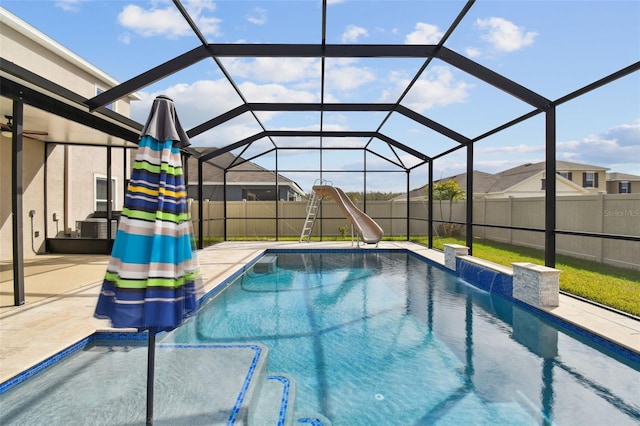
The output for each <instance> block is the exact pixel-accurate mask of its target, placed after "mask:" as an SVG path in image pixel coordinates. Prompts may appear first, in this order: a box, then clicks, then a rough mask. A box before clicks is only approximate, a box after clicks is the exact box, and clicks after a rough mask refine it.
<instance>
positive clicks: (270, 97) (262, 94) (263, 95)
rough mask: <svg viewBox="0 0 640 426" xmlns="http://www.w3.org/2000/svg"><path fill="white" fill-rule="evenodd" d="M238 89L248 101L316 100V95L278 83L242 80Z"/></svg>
mask: <svg viewBox="0 0 640 426" xmlns="http://www.w3.org/2000/svg"><path fill="white" fill-rule="evenodd" d="M239 88H240V91H241V92H242V93H243V94H244V96H245V97H246V98H247V99H248V100H249V101H250V102H300V103H304V102H318V100H319V99H318V96H317V95H316V94H314V93H310V92H307V91H302V90H291V89H289V88H287V87H285V86H282V85H280V84H255V83H252V82H248V81H247V82H244V83H242V84H240V85H239Z"/></svg>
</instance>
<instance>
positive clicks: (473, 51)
mask: <svg viewBox="0 0 640 426" xmlns="http://www.w3.org/2000/svg"><path fill="white" fill-rule="evenodd" d="M465 52H466V53H467V56H468V57H470V58H477V57H478V56H480V55H481V54H482V52H481V51H480V49H478V48H476V47H467V48H466V49H465Z"/></svg>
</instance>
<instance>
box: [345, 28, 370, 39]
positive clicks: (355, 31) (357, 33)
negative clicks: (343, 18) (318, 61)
mask: <svg viewBox="0 0 640 426" xmlns="http://www.w3.org/2000/svg"><path fill="white" fill-rule="evenodd" d="M368 35H369V32H368V31H367V30H366V29H365V28H362V27H358V26H356V25H349V26H348V27H347V29H346V30H345V32H344V33H342V37H341V39H342V42H343V43H354V42H356V41H358V39H359V38H360V37H362V36H365V37H366V36H368Z"/></svg>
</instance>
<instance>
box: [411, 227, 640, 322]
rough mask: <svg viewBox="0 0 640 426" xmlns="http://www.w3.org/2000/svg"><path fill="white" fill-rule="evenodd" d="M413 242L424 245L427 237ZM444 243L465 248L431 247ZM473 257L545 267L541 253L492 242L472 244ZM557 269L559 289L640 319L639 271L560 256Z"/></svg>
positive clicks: (451, 241) (435, 242)
mask: <svg viewBox="0 0 640 426" xmlns="http://www.w3.org/2000/svg"><path fill="white" fill-rule="evenodd" d="M414 241H415V242H418V243H421V244H426V238H425V239H417V240H414ZM444 244H461V245H465V241H464V240H460V239H455V238H445V239H436V238H434V240H433V245H434V248H437V249H440V250H443V249H444ZM473 256H474V257H478V258H480V259H484V260H488V261H490V262H493V263H497V264H499V265H504V266H508V267H511V263H513V262H531V263H536V264H539V265H544V252H543V251H541V250H535V249H531V248H527V247H520V246H515V245H509V244H502V243H497V242H493V241H474V243H473ZM556 269H560V270H561V271H562V272H561V273H560V289H561V290H563V291H566V292H567V293H571V294H574V295H576V296H580V297H583V298H585V299H589V300H592V301H594V302H597V303H600V304H603V305H606V306H610V307H612V308H614V309H618V310H620V311H624V312H628V313H630V314H633V315H636V316H640V272H638V271H636V270H632V269H624V268H616V267H614V266H609V265H605V264H601V263H596V262H591V261H588V260H583V259H577V258H573V257H568V256H560V255H559V256H556Z"/></svg>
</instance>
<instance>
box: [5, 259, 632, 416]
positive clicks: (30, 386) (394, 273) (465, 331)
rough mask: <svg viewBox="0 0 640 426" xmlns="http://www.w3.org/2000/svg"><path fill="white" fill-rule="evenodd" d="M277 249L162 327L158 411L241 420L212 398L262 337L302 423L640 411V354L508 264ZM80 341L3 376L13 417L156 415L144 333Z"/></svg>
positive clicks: (251, 356)
mask: <svg viewBox="0 0 640 426" xmlns="http://www.w3.org/2000/svg"><path fill="white" fill-rule="evenodd" d="M268 256H272V257H269V258H266V259H268V260H269V261H267V262H264V261H259V262H257V263H255V264H253V266H252V267H249V268H248V270H247V271H246V273H244V274H242V275H239V276H238V277H237V278H234V280H233V281H232V282H231V283H229V285H228V286H227V287H226V288H225V289H224V290H222V291H218V292H216V293H215V294H214V295H212V296H211V297H209V298H208V299H206V300H205V302H204V303H203V306H202V307H201V309H200V310H199V311H198V314H197V315H196V316H194V317H192V318H191V319H189V320H188V321H187V322H186V323H185V324H184V325H183V326H182V327H180V328H179V329H177V330H175V331H173V332H171V333H168V334H166V335H164V336H162V337H161V338H160V342H159V344H158V348H159V349H158V351H157V365H158V369H157V374H156V404H155V406H156V409H155V415H156V416H155V417H156V420H157V421H156V424H166V425H177V424H188V425H196V424H211V423H212V422H215V424H235V423H234V421H233V420H234V418H233V410H232V411H231V413H232V414H231V415H230V414H229V413H230V411H229V410H222V411H220V410H215V409H214V408H213V407H212V404H211V401H217V402H221V403H223V404H222V406H226V407H239V404H241V403H242V401H241V400H242V398H244V397H245V396H246V393H245V390H246V389H248V384H249V383H251V382H252V380H253V381H254V382H255V381H256V380H257V377H255V374H254V372H255V371H258V369H257V368H255V366H256V362H258V361H257V360H258V359H263V358H262V357H260V353H261V352H262V353H265V354H266V353H267V352H268V357H266V359H267V362H268V370H269V373H268V377H267V379H268V380H271V381H272V382H278V381H283V380H284V381H285V382H286V381H287V380H289V379H291V380H292V383H295V392H292V393H291V394H290V395H288V394H287V393H286V392H285V393H283V395H282V404H283V405H282V406H285V405H287V404H293V406H294V407H295V413H294V416H293V417H294V420H293V424H299V425H305V424H306V425H309V424H312V425H316V426H320V425H321V424H323V423H322V422H323V421H324V419H328V420H329V421H330V422H332V424H333V425H349V426H352V425H432V424H438V425H460V424H472V425H551V424H557V425H616V426H618V425H639V424H640V392H638V389H639V388H640V364H639V363H637V362H636V359H637V357H636V358H634V357H624V356H621V355H620V354H621V353H622V355H624V351H622V352H620V351H616V348H615V347H613V345H609V346H606V345H605V346H604V348H603V346H602V345H601V343H602V341H601V340H597V339H595V338H593V337H589V336H588V334H587V333H580V332H577V330H576V329H575V328H572V327H565V326H562V325H560V329H559V328H557V327H556V326H557V325H558V324H559V321H557V320H553V319H551V318H550V317H548V316H545V317H542V316H539V314H537V313H535V312H534V310H533V309H531V308H525V307H523V306H521V305H519V304H513V303H511V302H510V301H508V300H507V299H506V298H504V297H502V296H499V295H497V294H495V293H492V292H495V291H498V292H499V293H503V294H508V289H509V285H510V283H509V280H508V279H505V277H499V276H496V275H495V274H491V273H489V272H487V271H478V270H475V269H474V268H473V267H470V266H469V265H464V266H462V265H459V267H460V271H462V270H464V274H463V276H465V277H468V279H470V280H473V281H474V282H475V281H481V282H480V283H476V284H478V285H479V287H478V286H476V285H471V284H470V283H468V282H466V281H464V280H463V279H461V278H458V277H457V276H456V275H454V274H452V273H451V272H449V271H447V270H445V269H444V268H442V267H441V266H439V265H435V264H432V263H429V262H428V261H425V260H424V259H422V258H419V257H417V256H416V255H413V254H411V253H407V252H404V251H388V250H380V251H378V250H352V251H349V250H348V251H340V252H333V253H330V252H322V253H320V252H316V253H312V252H308V253H289V252H284V251H276V252H271V253H268ZM488 290H491V292H490V291H488ZM122 334H125V333H122ZM138 337H144V336H138ZM119 338H120V337H117V338H116V339H119ZM126 338H127V339H129V338H130V337H126ZM594 342H597V343H598V345H597V347H596V344H594ZM80 343H81V342H79V343H78V345H80ZM127 345H128V346H127ZM74 346H76V345H74ZM80 346H83V349H82V350H80V351H78V352H76V353H74V354H73V355H71V356H68V357H65V358H64V359H63V360H62V361H60V362H58V363H57V364H55V365H54V366H53V367H52V368H49V369H47V370H46V371H44V372H43V373H40V374H37V375H35V376H33V377H31V378H29V379H28V380H27V381H26V382H25V383H22V384H21V385H20V386H16V387H14V388H12V389H10V390H9V391H8V392H6V393H2V392H3V391H2V390H0V393H2V395H0V424H20V425H36V424H37V425H40V424H50V425H54V424H55V425H58V424H59V425H68V424H96V425H97V424H103V425H115V424H118V425H125V424H127V425H128V424H143V423H144V409H143V408H142V407H144V403H145V402H144V395H145V390H144V389H145V374H146V347H145V346H144V341H142V342H138V344H133V343H131V342H128V343H126V344H125V343H122V342H120V343H119V342H117V341H109V342H106V343H100V342H93V343H90V344H87V345H86V347H85V346H84V345H80ZM267 350H268V351H267ZM603 351H605V352H606V353H605V352H603ZM261 362H262V361H261ZM222 365H223V366H224V367H225V369H227V370H229V371H233V372H234V373H235V372H237V374H234V376H237V377H236V379H237V380H236V382H234V383H233V386H235V388H230V387H229V384H225V385H222V384H221V383H220V382H219V381H217V380H215V379H214V378H215V377H217V376H216V374H218V372H219V369H220V366H222ZM186 377H189V379H188V380H185V378H186ZM3 386H4V385H3ZM239 390H240V391H239ZM289 397H290V398H291V399H292V401H289V400H288V398H289ZM225 399H227V400H225ZM325 423H328V422H325ZM258 424H260V423H258ZM273 424H276V423H275V422H274V423H273Z"/></svg>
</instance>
